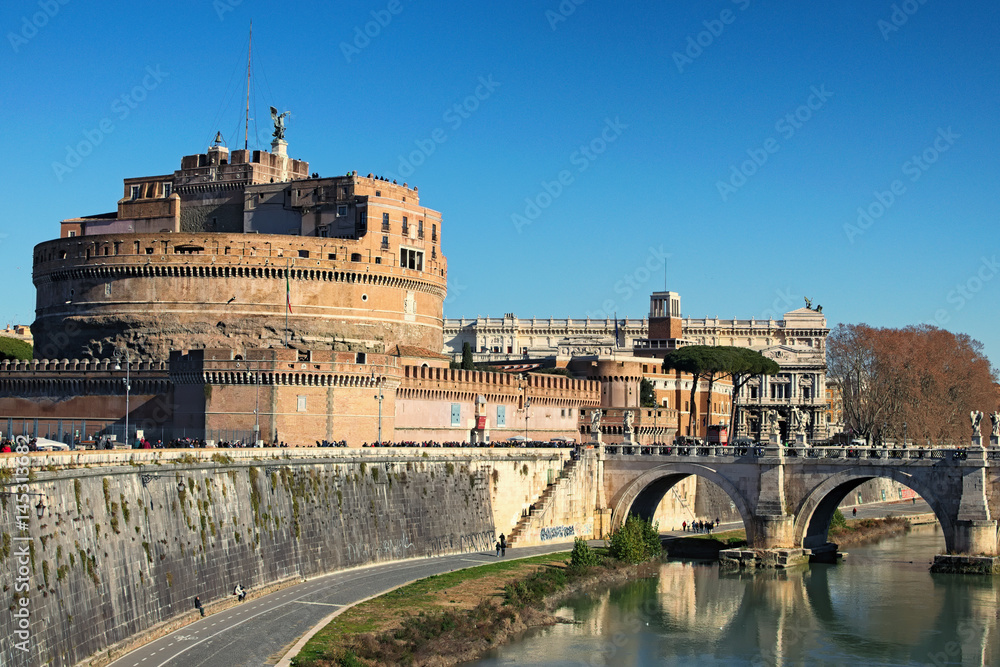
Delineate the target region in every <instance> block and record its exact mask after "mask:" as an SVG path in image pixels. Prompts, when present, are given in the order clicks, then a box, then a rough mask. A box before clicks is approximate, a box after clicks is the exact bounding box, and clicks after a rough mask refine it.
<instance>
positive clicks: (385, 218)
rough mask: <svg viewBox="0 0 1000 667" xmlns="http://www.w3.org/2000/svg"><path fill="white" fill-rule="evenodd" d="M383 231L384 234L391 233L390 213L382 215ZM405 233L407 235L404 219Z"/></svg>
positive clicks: (404, 219)
mask: <svg viewBox="0 0 1000 667" xmlns="http://www.w3.org/2000/svg"><path fill="white" fill-rule="evenodd" d="M382 231H383V232H387V231H389V214H388V213H383V214H382ZM403 233H404V234H405V233H406V218H403Z"/></svg>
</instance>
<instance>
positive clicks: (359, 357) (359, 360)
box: [354, 352, 366, 364]
mask: <svg viewBox="0 0 1000 667" xmlns="http://www.w3.org/2000/svg"><path fill="white" fill-rule="evenodd" d="M365 361H366V355H365V353H364V352H358V353H357V354H355V355H354V363H356V364H363V363H365Z"/></svg>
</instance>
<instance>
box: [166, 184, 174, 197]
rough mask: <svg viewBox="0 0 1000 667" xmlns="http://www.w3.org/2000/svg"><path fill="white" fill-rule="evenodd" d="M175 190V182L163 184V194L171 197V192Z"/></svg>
mask: <svg viewBox="0 0 1000 667" xmlns="http://www.w3.org/2000/svg"><path fill="white" fill-rule="evenodd" d="M173 191H174V184H173V183H167V182H164V184H163V196H164V197H169V196H170V195H171V193H173Z"/></svg>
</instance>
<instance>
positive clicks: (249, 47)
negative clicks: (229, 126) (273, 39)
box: [243, 19, 253, 150]
mask: <svg viewBox="0 0 1000 667" xmlns="http://www.w3.org/2000/svg"><path fill="white" fill-rule="evenodd" d="M252 49H253V19H251V20H250V40H249V41H248V42H247V117H246V124H245V125H244V126H243V128H244V129H243V150H247V143H248V141H247V140H248V138H249V137H250V54H251V53H252V52H253V51H252Z"/></svg>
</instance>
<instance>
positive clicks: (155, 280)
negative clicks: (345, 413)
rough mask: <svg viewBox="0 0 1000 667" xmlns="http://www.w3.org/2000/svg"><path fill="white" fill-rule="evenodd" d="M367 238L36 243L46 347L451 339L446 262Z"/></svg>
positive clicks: (70, 350)
mask: <svg viewBox="0 0 1000 667" xmlns="http://www.w3.org/2000/svg"><path fill="white" fill-rule="evenodd" d="M366 245H367V244H366V243H365V242H364V241H363V240H354V239H329V238H315V237H299V236H278V235H245V234H204V233H203V234H120V235H100V236H86V237H74V238H64V239H59V240H54V241H47V242H45V243H42V244H39V245H38V246H36V248H35V266H34V282H35V286H36V289H37V319H36V321H35V324H34V326H33V332H34V335H35V349H36V350H37V351H38V355H36V356H55V355H60V356H67V357H102V356H110V354H109V353H110V352H111V351H113V350H114V349H115V347H116V346H119V347H128V348H131V349H132V350H133V351H134V353H135V355H136V356H145V357H153V358H158V359H165V358H166V357H167V356H168V355H169V351H170V350H171V349H191V348H202V347H204V348H211V347H223V346H226V347H229V346H233V345H238V344H240V343H242V344H244V345H246V346H248V347H251V346H252V347H267V346H268V345H275V346H283V345H284V343H285V330H284V329H285V327H284V318H285V315H286V312H287V314H288V329H289V330H290V332H291V333H290V338H291V339H292V341H293V342H295V343H296V344H297V345H302V344H307V345H308V344H313V345H328V346H339V347H341V348H343V349H359V350H371V351H373V352H374V351H378V352H383V351H386V350H385V348H386V347H387V346H388V345H389V344H392V343H402V344H407V345H414V346H419V347H422V348H426V349H430V350H439V349H441V347H442V340H441V321H442V319H441V318H442V307H443V301H444V296H445V286H446V281H447V272H446V269H445V266H444V263H443V259H442V261H441V262H438V261H437V260H429V261H428V264H427V265H426V266H425V267H424V268H425V270H424V271H418V270H416V269H411V268H406V267H403V266H399V262H398V260H397V259H395V258H393V256H392V255H391V253H388V252H386V253H384V254H383V253H381V252H380V251H379V250H377V249H373V248H370V247H366Z"/></svg>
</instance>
